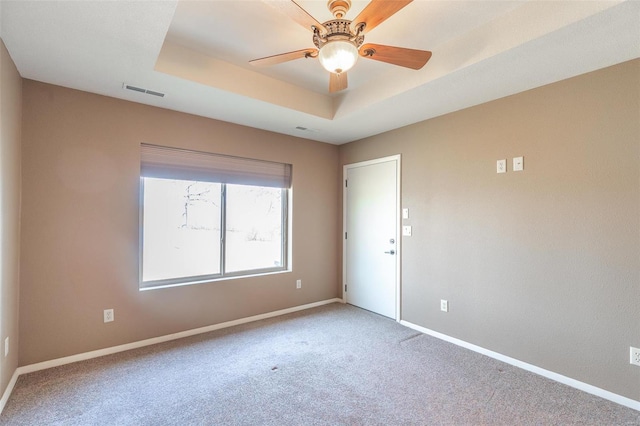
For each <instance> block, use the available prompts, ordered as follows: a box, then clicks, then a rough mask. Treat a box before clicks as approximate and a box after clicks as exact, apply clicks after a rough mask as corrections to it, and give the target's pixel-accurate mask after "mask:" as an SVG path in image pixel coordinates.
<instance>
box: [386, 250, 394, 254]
mask: <svg viewBox="0 0 640 426" xmlns="http://www.w3.org/2000/svg"><path fill="white" fill-rule="evenodd" d="M385 253H386V254H396V251H395V250H389V251H385Z"/></svg>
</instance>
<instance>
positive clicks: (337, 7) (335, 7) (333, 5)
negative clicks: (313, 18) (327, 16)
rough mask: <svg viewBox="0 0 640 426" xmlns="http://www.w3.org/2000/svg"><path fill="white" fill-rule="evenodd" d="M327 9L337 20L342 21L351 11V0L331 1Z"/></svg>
mask: <svg viewBox="0 0 640 426" xmlns="http://www.w3.org/2000/svg"><path fill="white" fill-rule="evenodd" d="M327 8H328V9H329V11H330V12H331V13H332V14H333V16H334V17H335V18H336V19H342V18H344V16H345V15H346V14H347V12H348V11H349V9H351V0H329V1H328V2H327Z"/></svg>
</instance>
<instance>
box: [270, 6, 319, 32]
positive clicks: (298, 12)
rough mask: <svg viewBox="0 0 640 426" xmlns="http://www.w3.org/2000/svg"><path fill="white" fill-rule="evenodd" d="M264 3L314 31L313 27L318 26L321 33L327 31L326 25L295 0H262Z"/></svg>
mask: <svg viewBox="0 0 640 426" xmlns="http://www.w3.org/2000/svg"><path fill="white" fill-rule="evenodd" d="M262 1H263V2H264V3H266V4H268V5H269V6H271V7H273V8H274V9H276V10H277V11H279V12H280V13H283V14H285V15H287V16H288V17H289V18H291V19H293V20H294V21H296V22H297V23H298V24H300V25H302V26H303V27H305V28H306V29H308V30H311V31H313V27H316V28H317V29H318V30H319V31H320V32H321V33H323V34H324V33H326V32H327V30H326V29H325V27H324V26H323V25H322V24H321V23H320V22H318V21H317V20H316V19H315V18H314V17H313V16H311V15H309V12H307V11H306V10H304V9H303V8H302V6H300V5H299V4H298V3H296V2H295V1H293V0H262Z"/></svg>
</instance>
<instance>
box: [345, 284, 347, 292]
mask: <svg viewBox="0 0 640 426" xmlns="http://www.w3.org/2000/svg"><path fill="white" fill-rule="evenodd" d="M344 292H345V293H346V292H347V285H346V284H345V285H344Z"/></svg>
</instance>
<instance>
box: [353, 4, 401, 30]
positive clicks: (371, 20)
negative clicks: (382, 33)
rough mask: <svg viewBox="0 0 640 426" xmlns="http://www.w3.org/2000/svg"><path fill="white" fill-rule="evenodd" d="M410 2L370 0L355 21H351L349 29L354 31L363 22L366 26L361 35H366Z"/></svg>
mask: <svg viewBox="0 0 640 426" xmlns="http://www.w3.org/2000/svg"><path fill="white" fill-rule="evenodd" d="M412 1H413V0H371V3H369V4H368V5H367V7H365V8H364V9H363V10H362V12H360V14H359V15H358V16H357V17H356V19H354V20H353V21H351V29H352V30H354V31H355V30H356V28H357V27H358V25H359V24H361V23H363V22H364V23H365V24H366V26H365V27H364V30H363V31H362V34H366V33H367V32H369V31H371V30H372V29H374V28H375V27H377V26H378V25H380V24H381V23H382V22H384V21H386V20H387V18H389V17H390V16H392V15H393V14H394V13H396V12H397V11H399V10H400V9H402V8H403V7H405V6H406V5H408V4H409V3H411V2H412Z"/></svg>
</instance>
